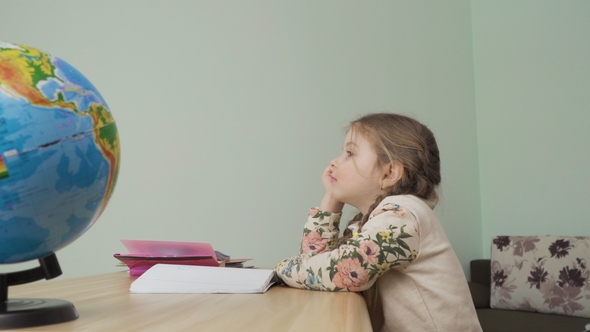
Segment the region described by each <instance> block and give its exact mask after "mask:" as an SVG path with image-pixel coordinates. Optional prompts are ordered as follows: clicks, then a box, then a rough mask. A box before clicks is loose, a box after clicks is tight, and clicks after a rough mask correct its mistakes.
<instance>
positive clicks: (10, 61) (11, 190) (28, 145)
mask: <svg viewBox="0 0 590 332" xmlns="http://www.w3.org/2000/svg"><path fill="white" fill-rule="evenodd" d="M119 163H120V144H119V135H118V131H117V127H116V124H115V121H114V119H113V117H112V115H111V113H110V110H109V108H108V106H107V104H106V102H105V101H104V99H103V98H102V96H101V95H100V93H99V92H98V90H96V88H95V87H94V86H93V85H92V83H91V82H90V81H89V80H88V79H87V78H86V77H84V75H82V74H81V73H80V72H79V71H78V70H76V69H75V68H74V67H72V66H70V65H69V64H68V63H66V62H65V61H63V60H61V59H59V58H57V57H54V56H51V55H49V54H47V53H44V52H42V51H39V50H38V49H35V48H32V47H28V46H23V45H15V44H9V43H3V42H0V264H6V263H17V262H24V261H28V260H33V259H37V258H41V257H45V256H47V255H50V254H53V253H55V252H56V251H57V250H59V249H61V248H63V247H65V246H67V245H68V244H70V243H71V242H73V241H74V240H76V239H77V238H78V237H79V236H81V235H82V234H83V233H84V232H86V231H87V230H88V229H89V228H90V227H91V226H92V225H93V224H94V222H96V220H97V219H98V217H99V216H100V214H101V213H102V212H103V211H104V209H105V207H106V205H107V203H108V201H109V199H110V197H111V195H112V193H113V190H114V187H115V184H116V180H117V176H118V172H119Z"/></svg>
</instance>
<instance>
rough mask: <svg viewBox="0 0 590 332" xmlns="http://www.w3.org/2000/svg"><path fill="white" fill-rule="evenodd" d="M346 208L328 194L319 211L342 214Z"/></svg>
mask: <svg viewBox="0 0 590 332" xmlns="http://www.w3.org/2000/svg"><path fill="white" fill-rule="evenodd" d="M342 208H344V203H342V202H340V201H338V200H337V199H334V198H333V197H332V196H331V195H329V194H326V195H324V198H323V199H322V203H321V204H320V206H319V209H320V210H322V211H326V212H332V213H340V212H342Z"/></svg>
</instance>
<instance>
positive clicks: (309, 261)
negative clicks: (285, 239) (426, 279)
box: [275, 202, 420, 291]
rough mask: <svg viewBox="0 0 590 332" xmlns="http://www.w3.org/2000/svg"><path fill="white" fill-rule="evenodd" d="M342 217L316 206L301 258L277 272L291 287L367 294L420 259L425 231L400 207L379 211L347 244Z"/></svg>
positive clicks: (387, 205)
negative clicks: (384, 277) (340, 241)
mask: <svg viewBox="0 0 590 332" xmlns="http://www.w3.org/2000/svg"><path fill="white" fill-rule="evenodd" d="M340 216H341V214H340V213H331V212H325V211H321V210H319V209H318V208H312V209H311V210H310V211H309V217H308V220H307V223H306V224H305V226H304V229H303V238H302V240H301V251H300V253H299V255H296V256H293V257H290V258H287V259H284V260H282V261H281V262H280V263H279V264H278V265H277V266H276V268H275V270H276V272H277V275H278V276H279V277H280V278H281V279H282V280H283V281H284V282H285V283H286V284H287V285H289V286H291V287H297V288H303V289H312V290H323V291H362V290H366V289H368V288H369V287H371V286H372V285H373V284H374V283H375V281H376V280H377V278H378V277H379V276H381V275H382V274H383V273H385V272H386V271H388V270H389V269H399V270H403V269H404V268H406V267H407V266H408V265H409V264H411V263H412V261H414V260H415V259H416V257H417V256H418V254H419V253H418V248H419V245H420V230H419V229H418V222H417V219H416V217H415V216H414V215H413V214H412V213H410V212H408V211H407V210H406V209H404V207H403V206H400V205H398V204H395V203H391V202H389V203H385V204H382V205H380V206H379V207H378V208H377V209H375V210H374V211H373V212H372V213H371V216H370V217H369V220H368V221H367V222H366V223H365V225H364V226H363V229H362V232H360V233H358V232H355V233H354V235H353V237H352V238H350V239H349V240H348V242H347V243H346V244H344V245H341V246H339V247H336V243H337V240H338V238H339V234H340V229H339V223H340Z"/></svg>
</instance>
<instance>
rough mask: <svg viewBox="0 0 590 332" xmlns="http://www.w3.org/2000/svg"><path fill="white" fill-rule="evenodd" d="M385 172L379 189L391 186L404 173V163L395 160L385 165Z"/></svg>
mask: <svg viewBox="0 0 590 332" xmlns="http://www.w3.org/2000/svg"><path fill="white" fill-rule="evenodd" d="M384 168H385V174H384V175H383V179H382V180H381V189H382V190H385V189H387V188H391V187H393V185H394V184H396V183H397V182H398V181H399V180H400V179H401V178H402V176H403V175H404V165H402V163H401V162H399V161H397V160H395V161H392V162H391V163H389V164H387V165H385V167H384Z"/></svg>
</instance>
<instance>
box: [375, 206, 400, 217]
mask: <svg viewBox="0 0 590 332" xmlns="http://www.w3.org/2000/svg"><path fill="white" fill-rule="evenodd" d="M387 211H392V212H393V213H395V215H396V216H399V217H403V216H405V215H406V211H405V210H404V209H403V208H402V207H401V206H400V205H398V204H393V203H385V204H383V206H382V207H381V208H379V209H375V211H373V213H371V217H375V216H378V215H380V214H381V213H383V212H387Z"/></svg>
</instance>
